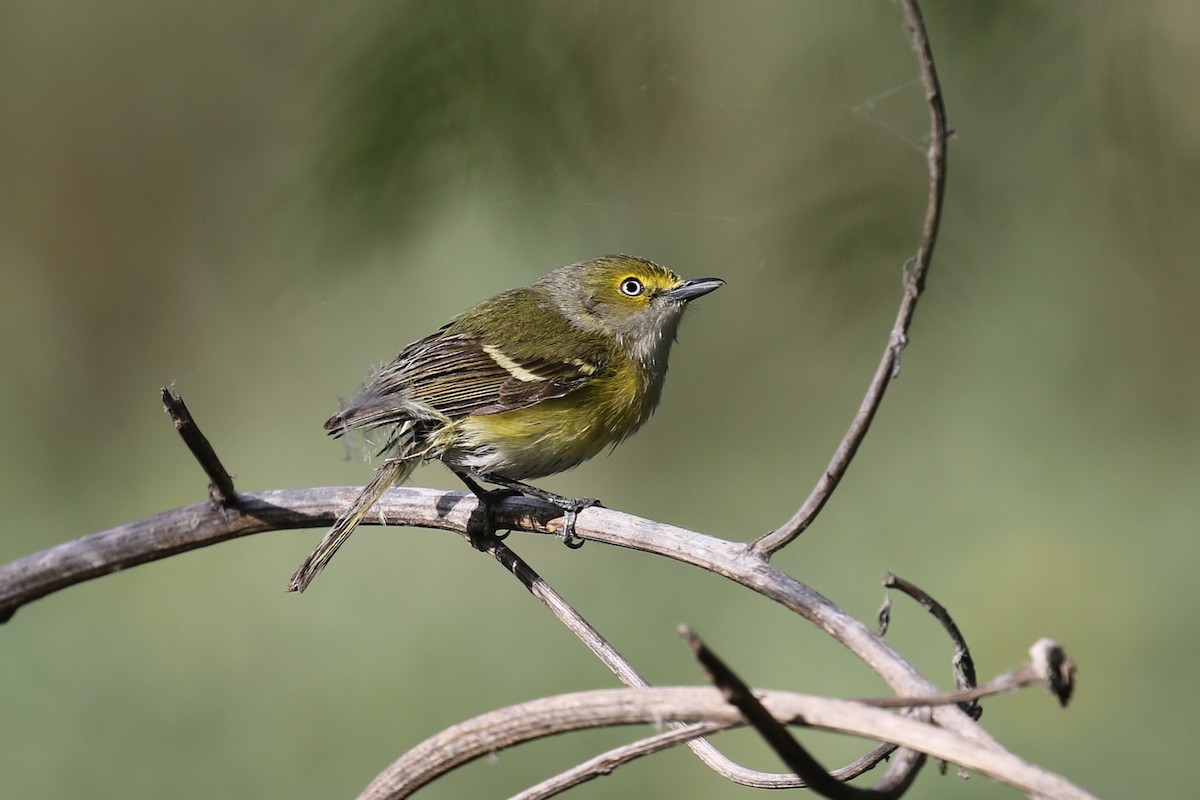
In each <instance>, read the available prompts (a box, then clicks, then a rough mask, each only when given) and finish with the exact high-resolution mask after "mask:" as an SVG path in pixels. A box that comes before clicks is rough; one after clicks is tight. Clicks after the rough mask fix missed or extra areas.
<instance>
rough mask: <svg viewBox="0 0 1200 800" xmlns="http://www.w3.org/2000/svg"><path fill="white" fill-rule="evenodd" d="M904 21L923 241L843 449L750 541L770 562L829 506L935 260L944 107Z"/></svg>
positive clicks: (915, 24)
mask: <svg viewBox="0 0 1200 800" xmlns="http://www.w3.org/2000/svg"><path fill="white" fill-rule="evenodd" d="M902 5H903V6H904V16H905V19H906V20H907V22H908V27H909V31H910V33H911V34H912V43H913V49H914V50H916V52H917V62H918V64H919V65H920V70H921V81H922V83H923V84H924V86H925V100H926V102H927V103H928V104H929V128H930V132H929V153H928V159H929V200H928V202H927V204H926V209H925V222H924V225H923V226H922V229H921V240H920V242H919V243H918V245H917V254H916V256H914V257H913V260H912V262H911V265H912V266H911V269H909V270H907V272H906V275H905V281H904V297H903V298H902V299H901V300H900V310H899V311H898V312H897V313H896V321H895V323H894V324H893V325H892V331H891V333H890V334H889V335H888V343H887V346H886V347H885V348H884V350H883V358H882V359H881V360H880V362H879V366H878V367H877V368H876V370H875V375H874V377H872V378H871V383H870V385H869V386H868V387H867V394H866V396H865V397H863V401H862V404H861V405H859V408H858V413H857V414H855V415H854V420H853V421H852V422H851V423H850V429H849V430H847V431H846V435H845V437H843V438H842V441H841V444H839V445H838V447H837V450H835V451H834V453H833V458H832V459H831V460H830V462H829V466H827V467H826V468H825V472H824V473H823V474H822V475H821V479H820V480H819V481H817V485H816V486H815V487H814V488H813V490H812V492H811V493H810V494H809V496H808V499H806V500H805V501H804V503H803V504H802V505H801V506H800V508H799V509H798V510H797V511H796V513H795V514H793V515H792V517H791V519H789V520H788V521H787V522H785V523H783V524H782V525H780V526H779V527H778V528H776V529H775V530H773V531H771V532H770V533H768V534H766V535H764V536H761V537H759V538H758V539H756V540H754V543H753V544H752V545H751V547H752V549H753V550H754V552H755V553H756V554H758V555H760V556H762V557H763V558H766V559H770V558H771V556H773V555H774V554H775V553H777V552H779V551H780V550H781V549H783V548H784V547H787V545H788V544H789V543H791V542H792V541H794V540H795V539H796V538H797V537H798V536H799V535H800V534H802V533H804V531H805V530H806V529H807V528H808V526H809V525H811V524H812V522H813V520H814V519H816V517H817V515H818V514H820V513H821V509H822V508H824V507H825V504H826V503H827V502H829V498H830V496H831V495H832V494H833V490H834V489H836V488H837V485H838V483H840V482H841V480H842V477H843V476H844V475H845V474H846V470H847V469H849V468H850V462H851V461H852V460H853V459H854V454H855V453H857V452H858V448H859V445H861V444H862V441H863V439H864V438H866V435H867V431H868V430H869V429H870V427H871V422H872V420H874V419H875V412H876V411H878V410H879V405H880V403H882V402H883V395H884V393H885V392H886V391H887V388H888V386H889V385H890V383H891V381H892V380H893V379H894V378H895V377H896V376H897V375H898V374H899V371H900V354H901V352H903V350H904V347H905V346H906V345H907V344H908V328H909V325H911V324H912V317H913V313H914V312H915V311H916V308H917V301H918V300H919V299H920V297H921V293H922V292H923V291H924V289H925V277H926V275H927V274H928V272H929V264H930V260H931V259H932V258H933V246H934V244H935V243H936V241H937V234H938V225H939V223H940V222H941V218H942V200H943V197H944V196H945V190H946V137H947V129H946V108H945V105H944V104H943V102H942V89H941V84H940V83H939V81H938V77H937V70H936V69H935V67H934V62H933V51H932V50H931V49H930V46H929V38H928V36H926V33H925V21H924V20H923V19H922V17H921V10H920V9H919V8H918V7H917V4H916V2H914V0H903V2H902Z"/></svg>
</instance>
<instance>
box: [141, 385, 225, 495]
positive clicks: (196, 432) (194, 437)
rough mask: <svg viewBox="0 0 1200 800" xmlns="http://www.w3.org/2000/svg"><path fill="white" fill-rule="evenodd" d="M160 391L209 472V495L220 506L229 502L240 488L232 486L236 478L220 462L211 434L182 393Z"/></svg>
mask: <svg viewBox="0 0 1200 800" xmlns="http://www.w3.org/2000/svg"><path fill="white" fill-rule="evenodd" d="M160 395H161V397H162V402H163V409H164V410H165V411H166V412H167V413H168V414H169V415H170V416H171V421H172V422H174V423H175V430H177V431H179V435H180V436H181V437H182V438H183V441H184V444H186V445H187V447H188V450H191V451H192V455H193V456H194V457H195V459H196V461H198V462H199V463H200V467H201V468H202V469H203V470H204V474H205V475H207V476H208V480H209V484H208V496H209V497H210V498H212V501H213V502H214V503H216V504H218V505H220V506H228V505H230V504H231V503H233V502H234V500H235V498H236V495H237V491H236V490H235V489H234V488H233V478H231V477H230V475H229V472H228V471H227V470H226V469H225V467H224V465H222V464H221V459H219V458H217V453H216V451H215V450H213V447H212V445H211V444H209V441H208V437H206V436H205V435H204V433H203V432H201V430H200V426H199V425H197V424H196V421H195V420H194V419H192V412H190V411H188V407H187V405H186V404H185V403H184V402H183V397H181V396H180V395H178V394H175V393H174V392H172V391H171V390H170V389H169V388H168V387H166V386H164V387H163V388H162V389H161V390H160Z"/></svg>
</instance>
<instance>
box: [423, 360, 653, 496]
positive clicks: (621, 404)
mask: <svg viewBox="0 0 1200 800" xmlns="http://www.w3.org/2000/svg"><path fill="white" fill-rule="evenodd" d="M657 388H658V387H657V386H654V385H652V384H649V385H648V384H647V382H646V381H644V380H643V378H642V375H641V374H640V370H639V369H638V367H637V365H636V364H635V363H634V362H632V361H628V362H625V363H624V364H622V365H621V366H620V367H619V368H618V369H617V371H616V372H614V373H613V375H612V376H611V377H609V378H607V379H606V380H604V381H595V382H593V383H589V384H587V385H585V386H582V387H580V388H579V389H576V390H575V391H573V392H571V393H570V394H568V395H567V396H565V397H558V398H554V399H550V400H543V401H541V402H539V403H536V404H535V405H531V406H527V407H525V408H518V409H514V410H512V411H504V412H501V413H498V414H485V415H480V416H473V417H466V418H464V419H461V420H458V421H457V422H456V423H455V424H454V425H453V429H454V438H453V441H452V444H451V445H450V446H449V447H448V448H447V451H448V452H447V453H446V454H445V455H443V456H442V458H443V459H446V458H447V456H449V457H450V458H453V459H455V460H458V459H459V458H461V462H460V463H464V464H465V465H469V466H474V467H477V468H478V469H481V470H483V471H485V472H491V473H496V474H500V475H519V476H521V477H522V478H540V477H543V476H545V475H552V474H554V473H556V472H562V471H563V470H567V469H571V468H572V467H575V466H578V465H579V464H581V463H582V462H584V461H586V460H588V459H589V458H591V457H592V456H594V455H596V454H598V453H599V452H600V451H601V450H603V449H604V448H605V447H607V446H609V445H613V444H617V443H618V442H620V441H622V440H623V439H625V438H626V437H627V436H629V435H631V434H632V433H634V432H635V431H636V430H637V429H638V428H640V427H641V426H642V423H644V422H645V421H646V419H647V418H649V416H650V413H651V412H652V411H653V410H654V406H655V404H656V403H657V402H658V394H659V393H658V391H656V389H657Z"/></svg>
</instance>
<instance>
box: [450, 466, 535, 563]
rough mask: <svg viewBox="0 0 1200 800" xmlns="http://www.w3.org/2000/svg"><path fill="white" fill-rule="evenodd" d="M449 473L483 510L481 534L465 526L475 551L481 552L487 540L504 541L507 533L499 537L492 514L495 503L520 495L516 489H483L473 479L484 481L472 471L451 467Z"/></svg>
mask: <svg viewBox="0 0 1200 800" xmlns="http://www.w3.org/2000/svg"><path fill="white" fill-rule="evenodd" d="M450 471H451V472H453V473H454V474H455V475H457V476H458V479H459V480H460V481H462V482H463V483H465V484H466V485H467V489H469V490H470V492H471V494H473V495H475V497H476V498H478V499H479V505H480V506H481V507H482V508H483V533H482V534H478V533H477V532H476V531H475V529H474V528H473V527H471V526H467V539H468V540H470V542H471V546H472V547H474V548H475V549H476V550H483V549H484V548H485V542H486V540H487V539H504V538H505V537H507V536H508V534H507V533H505V534H504V536H501V535H500V534H499V532H498V531H497V530H496V518H495V515H494V513H493V512H494V511H495V509H496V503H499V502H500V501H501V500H503V499H504V498H506V497H520V495H521V493H520V492H519V491H517V490H516V489H507V488H505V489H484V488H483V487H482V486H480V485H479V484H478V483H477V482H476V481H475V480H474V478H476V477H478V478H480V480H484V479H483V478H482V476H480V475H479V473H478V472H477V471H476V470H473V469H471V470H465V469H458V468H455V467H451V468H450ZM473 476H474V477H473Z"/></svg>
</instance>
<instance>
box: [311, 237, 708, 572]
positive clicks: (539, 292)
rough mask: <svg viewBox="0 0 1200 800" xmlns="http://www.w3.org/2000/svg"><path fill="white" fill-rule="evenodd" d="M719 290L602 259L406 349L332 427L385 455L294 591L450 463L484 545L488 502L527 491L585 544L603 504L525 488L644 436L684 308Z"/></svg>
mask: <svg viewBox="0 0 1200 800" xmlns="http://www.w3.org/2000/svg"><path fill="white" fill-rule="evenodd" d="M724 283H725V282H724V281H723V280H721V279H720V278H697V279H694V280H683V279H681V278H680V277H679V276H678V275H676V274H675V273H674V272H672V271H671V270H669V269H667V268H666V267H663V266H660V265H658V264H655V263H654V262H653V261H647V260H646V259H643V258H635V257H633V256H626V255H606V256H601V257H599V258H594V259H592V260H590V261H581V262H579V263H577V264H570V265H568V266H565V267H560V268H558V269H556V270H554V271H553V272H551V273H550V274H549V275H546V276H545V277H543V278H541V279H540V280H538V281H536V282H534V283H533V284H531V285H529V286H527V287H524V288H522V289H512V290H509V291H507V292H501V293H500V294H498V295H496V296H495V297H491V298H489V299H487V300H484V301H483V302H481V303H479V304H478V305H475V306H472V307H471V308H469V309H467V310H466V311H464V312H462V313H461V314H459V315H458V316H457V317H455V318H454V319H452V320H451V321H450V322H448V323H447V324H446V325H443V326H442V327H441V328H440V329H438V330H437V331H436V332H435V333H433V334H431V335H429V336H426V337H425V338H424V339H420V340H419V341H416V342H413V343H412V344H410V345H409V346H408V347H405V348H404V349H403V350H402V351H401V352H400V355H398V356H396V358H395V360H393V361H392V362H391V363H390V364H387V365H386V366H384V367H382V368H381V369H380V370H379V371H377V372H376V373H375V374H374V375H372V376H371V377H370V378H369V379H368V380H367V382H366V383H365V384H364V385H363V387H362V388H361V389H359V390H358V392H357V393H356V394H355V395H354V396H353V397H351V398H350V400H349V401H348V402H347V403H346V404H345V407H344V408H342V410H341V411H339V412H338V413H336V414H334V415H333V416H332V417H330V418H329V419H328V420H327V421H326V422H325V430H326V431H327V432H328V433H329V434H330V435H331V436H334V437H337V436H341V435H343V434H345V433H348V432H351V431H362V432H364V433H365V434H367V435H369V436H373V437H377V441H379V442H382V444H381V445H380V448H379V452H380V454H381V455H382V454H384V453H386V454H387V457H386V458H385V460H384V461H383V463H382V464H381V465H380V467H379V469H378V471H377V472H376V473H375V476H374V478H372V479H371V482H370V483H368V484H367V486H366V487H365V488H364V489H363V490H362V492H361V493H360V494H359V496H358V497H357V498H356V499H355V501H354V502H353V503H352V504H351V506H350V509H349V510H348V511H346V513H345V514H343V515H342V516H341V517H340V518H339V519H338V520H337V521H336V522H335V523H334V525H333V527H332V528H331V529H330V531H329V533H327V534H326V535H325V538H324V539H323V540H322V541H321V543H320V544H319V545H318V546H317V548H316V549H315V550H314V551H313V552H312V554H311V555H310V556H309V557H308V559H307V560H305V562H304V563H303V564H302V565H301V566H300V568H299V569H298V570H296V574H295V575H293V576H292V579H291V582H290V583H289V584H288V591H290V592H297V591H299V592H303V591H304V590H305V589H306V588H307V587H308V585H309V583H311V582H312V580H313V578H315V577H316V575H317V573H318V572H320V571H321V569H322V568H323V567H324V566H325V564H326V563H328V562H329V559H330V558H332V557H333V554H334V553H335V552H336V551H337V549H338V548H339V547H341V546H342V544H343V543H344V542H345V541H346V539H347V538H348V537H349V536H350V534H351V532H353V530H354V528H355V527H356V526H357V525H358V524H359V522H360V521H361V520H362V518H363V517H364V516H365V515H366V513H367V511H368V510H369V509H370V508H371V506H372V505H374V504H375V502H376V501H377V500H378V499H379V498H380V497H381V496H382V495H383V493H384V492H385V491H387V489H388V488H389V487H391V486H392V485H394V484H398V483H402V482H404V481H405V480H407V479H408V477H409V475H410V474H411V473H412V471H413V470H414V469H415V468H416V467H417V465H418V464H420V463H422V462H425V461H432V460H438V461H441V462H442V463H444V464H445V465H446V466H447V467H449V468H450V470H451V471H452V472H454V474H455V475H457V476H458V477H459V478H460V479H461V480H462V481H463V482H464V483H465V484H466V485H467V487H468V488H469V489H470V490H471V492H472V493H473V494H474V495H475V496H476V497H478V498H479V500H480V502H481V504H483V506H484V509H485V518H486V519H487V520H488V523H487V525H488V531H487V535H492V534H494V529H493V526H492V523H491V507H492V504H493V503H495V502H496V501H497V500H499V499H500V498H502V497H506V496H512V495H515V494H523V495H529V496H531V497H537V498H540V499H542V500H545V501H547V502H550V503H552V504H554V505H556V506H558V507H559V508H561V509H562V510H563V512H564V520H563V533H562V536H563V541H564V542H565V543H567V544H568V545H570V546H573V547H578V546H579V545H580V544H582V541H580V542H578V544H576V543H575V542H574V523H575V515H576V514H578V512H579V511H581V510H583V509H584V508H587V507H589V506H593V505H598V501H596V500H593V499H591V498H568V497H561V496H559V495H556V494H552V493H550V492H547V491H545V490H542V489H539V488H537V487H536V486H530V485H529V484H527V483H523V482H522V481H523V480H525V479H533V478H541V477H544V476H546V475H553V474H554V473H557V472H562V471H563V470H568V469H571V468H572V467H575V466H577V465H579V464H580V463H582V462H584V461H586V460H587V459H589V458H591V457H592V456H594V455H596V454H597V453H599V452H600V451H601V450H603V449H604V448H605V447H607V446H609V445H616V444H618V443H620V442H621V441H623V440H624V439H626V438H627V437H629V436H630V435H632V434H633V433H634V432H635V431H637V430H638V428H640V427H641V426H642V424H643V423H644V422H645V421H646V420H647V419H648V418H649V417H650V414H651V413H652V412H653V411H654V407H655V406H656V405H658V400H659V397H660V396H661V395H662V387H663V379H664V378H665V377H666V374H667V356H668V354H669V353H670V350H671V344H672V343H673V342H674V341H675V333H676V330H677V329H678V327H679V321H680V318H681V317H682V316H683V311H684V309H685V308H686V307H687V304H688V303H689V302H690V301H692V300H694V299H696V298H697V297H701V296H703V295H706V294H708V293H709V292H711V291H713V290H715V289H717V288H719V287H720V286H722V285H724ZM481 482H482V483H488V484H492V485H494V486H499V487H502V488H500V489H494V490H485V489H484V488H483V487H482V486H480V483H481ZM477 546H478V545H477Z"/></svg>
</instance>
